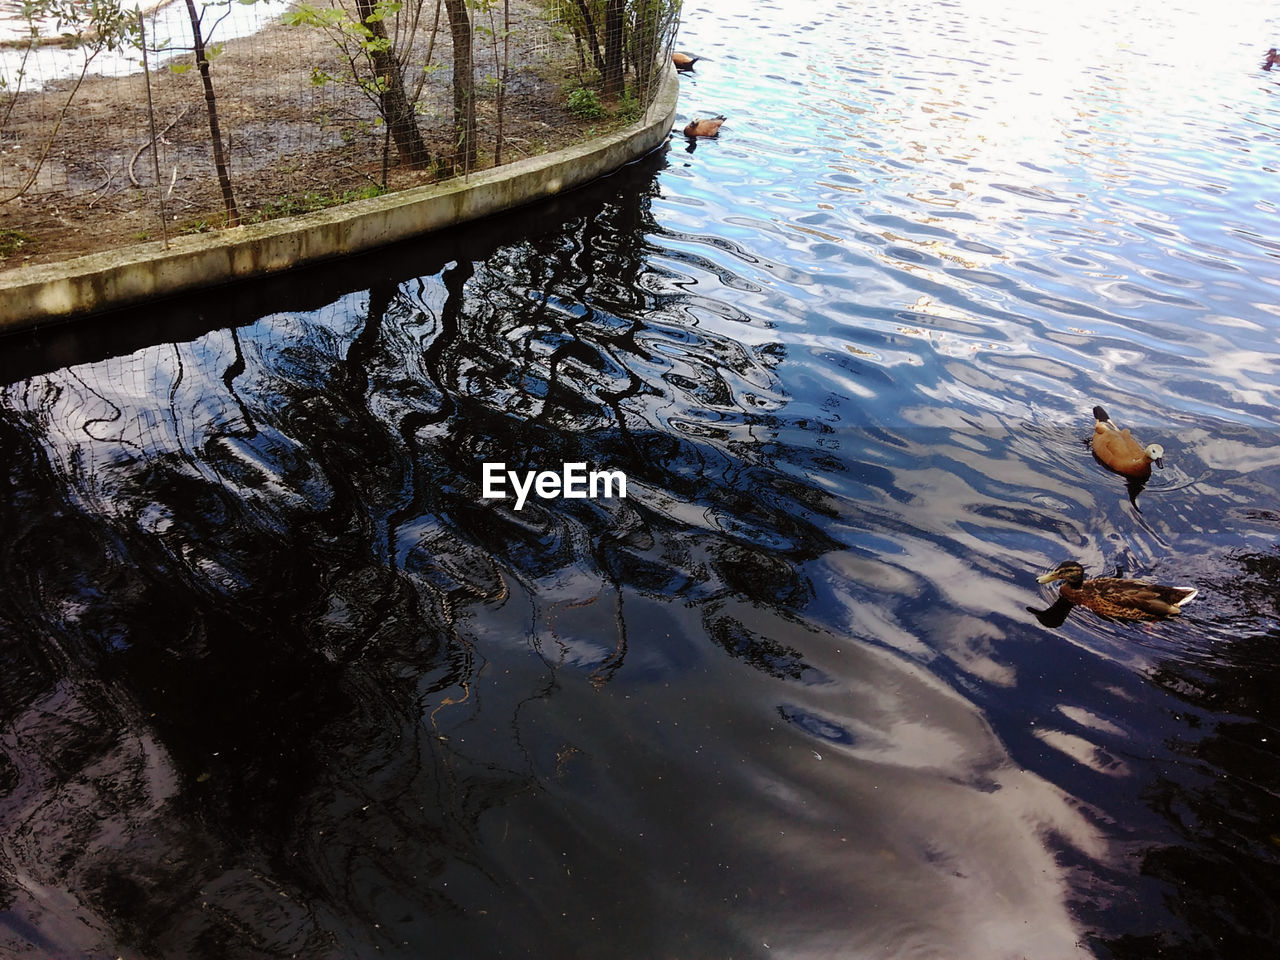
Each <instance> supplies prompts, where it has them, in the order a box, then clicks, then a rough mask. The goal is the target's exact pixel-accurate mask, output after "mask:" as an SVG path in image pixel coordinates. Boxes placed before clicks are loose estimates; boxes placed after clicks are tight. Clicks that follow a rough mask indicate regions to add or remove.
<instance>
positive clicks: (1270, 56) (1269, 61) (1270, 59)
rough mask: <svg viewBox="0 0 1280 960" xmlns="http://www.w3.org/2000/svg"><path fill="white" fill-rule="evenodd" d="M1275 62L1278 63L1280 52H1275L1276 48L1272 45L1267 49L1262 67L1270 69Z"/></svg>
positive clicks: (1279, 61)
mask: <svg viewBox="0 0 1280 960" xmlns="http://www.w3.org/2000/svg"><path fill="white" fill-rule="evenodd" d="M1277 63H1280V53H1277V52H1276V48H1275V47H1272V48H1271V49H1270V50H1268V51H1267V57H1266V59H1265V60H1263V61H1262V69H1263V70H1270V69H1271V68H1272V67H1274V66H1275V65H1276V64H1277Z"/></svg>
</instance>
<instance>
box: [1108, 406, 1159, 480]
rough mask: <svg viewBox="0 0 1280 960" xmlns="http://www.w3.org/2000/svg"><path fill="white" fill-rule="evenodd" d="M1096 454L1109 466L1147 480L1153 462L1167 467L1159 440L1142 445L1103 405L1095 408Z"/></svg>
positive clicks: (1123, 473)
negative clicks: (1114, 420)
mask: <svg viewBox="0 0 1280 960" xmlns="http://www.w3.org/2000/svg"><path fill="white" fill-rule="evenodd" d="M1093 419H1094V424H1093V455H1094V456H1095V457H1097V458H1098V462H1099V463H1101V464H1102V465H1103V466H1104V467H1106V468H1107V469H1108V470H1111V471H1112V472H1114V473H1118V474H1120V475H1121V476H1122V477H1128V478H1129V479H1130V480H1143V481H1145V480H1146V479H1147V478H1148V477H1150V476H1151V465H1152V464H1153V463H1154V464H1155V465H1156V466H1157V467H1160V468H1161V469H1163V468H1164V447H1162V446H1160V444H1158V443H1152V444H1149V445H1148V446H1145V447H1144V446H1143V445H1142V444H1141V443H1139V442H1138V441H1137V440H1136V439H1134V437H1133V435H1132V434H1130V433H1129V431H1128V429H1127V428H1126V429H1124V430H1121V429H1120V428H1119V427H1118V426H1116V425H1115V423H1113V422H1112V420H1111V418H1110V417H1109V416H1107V411H1106V410H1104V409H1102V407H1094V408H1093Z"/></svg>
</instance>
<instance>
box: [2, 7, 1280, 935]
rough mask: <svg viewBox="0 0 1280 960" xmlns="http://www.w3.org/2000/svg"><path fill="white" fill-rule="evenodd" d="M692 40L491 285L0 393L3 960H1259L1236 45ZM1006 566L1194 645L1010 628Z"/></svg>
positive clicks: (289, 309) (1011, 590)
mask: <svg viewBox="0 0 1280 960" xmlns="http://www.w3.org/2000/svg"><path fill="white" fill-rule="evenodd" d="M739 9H741V8H740V6H739V5H736V4H728V3H726V4H706V3H699V4H694V5H690V6H689V7H688V8H687V9H686V17H685V20H686V26H685V29H684V31H683V33H682V44H683V45H684V46H686V47H687V48H690V49H694V50H696V51H697V52H699V53H702V54H704V55H706V56H707V57H708V58H709V59H708V60H707V61H706V62H704V63H701V64H699V66H698V68H697V73H696V74H695V75H693V76H691V77H688V78H686V80H685V81H684V91H683V94H682V116H681V118H680V120H679V122H678V124H677V126H678V127H679V126H682V125H683V122H684V121H685V118H686V117H688V116H692V115H694V114H697V113H702V114H704V115H705V114H708V113H712V112H724V113H726V114H728V116H729V121H728V122H727V123H726V124H725V126H724V128H723V131H722V135H721V137H720V138H719V139H718V140H716V141H710V142H700V143H698V144H697V145H696V146H693V145H689V144H686V142H685V141H683V140H682V139H678V138H677V139H676V140H673V142H672V145H671V149H670V151H669V152H668V153H666V154H665V155H664V156H660V157H655V158H651V159H650V160H648V161H646V162H645V163H643V164H640V165H637V166H635V167H633V168H631V169H629V170H628V171H627V172H626V173H625V174H624V175H621V176H619V177H617V178H614V179H613V180H611V181H609V182H607V183H605V184H602V185H600V186H599V187H598V188H597V189H594V190H592V191H588V192H586V193H585V194H583V195H581V196H578V197H576V198H573V199H571V200H568V201H566V202H563V203H560V204H556V205H550V206H546V207H542V208H539V209H538V211H537V214H538V218H539V221H540V222H542V223H544V224H545V229H544V230H543V231H540V232H538V233H536V234H534V235H529V234H528V232H527V224H528V222H529V219H530V218H528V217H524V216H521V217H518V218H513V220H516V221H519V222H512V223H497V224H490V225H486V226H485V227H484V228H473V229H470V230H468V231H465V232H464V233H463V234H462V235H459V236H450V237H445V238H440V239H436V240H430V241H426V242H424V243H421V244H417V245H409V246H406V247H403V248H400V249H398V250H397V251H393V252H390V253H388V254H385V255H381V254H380V255H379V256H378V257H373V258H364V259H363V260H360V261H357V262H355V263H354V264H353V265H352V268H353V269H352V271H351V272H350V273H343V272H342V271H340V270H337V269H333V268H328V267H326V268H325V269H324V270H322V271H311V272H308V273H305V274H303V275H301V276H299V277H297V278H294V279H293V280H292V287H291V289H290V290H288V291H287V292H286V293H285V294H284V298H283V299H281V298H280V296H279V289H278V287H272V286H270V285H268V286H267V287H264V288H260V290H259V292H257V293H249V292H245V291H241V292H239V293H233V294H229V295H228V297H227V299H226V300H225V302H219V303H210V302H209V301H208V300H206V301H204V302H201V303H196V304H186V305H172V306H169V307H162V308H158V309H157V310H153V311H147V312H143V313H142V314H140V315H139V316H136V317H133V318H131V320H132V322H133V324H134V329H135V330H136V329H137V328H138V327H139V326H141V327H142V328H143V329H149V328H150V327H149V325H150V324H152V323H157V322H159V323H160V324H167V325H170V326H172V325H175V324H177V325H180V326H181V329H185V330H190V331H191V332H190V333H189V335H186V336H182V337H177V336H175V335H174V334H173V333H172V332H170V333H169V334H168V336H162V337H156V338H155V342H154V343H151V344H148V345H141V344H139V345H138V347H137V349H133V348H130V349H129V350H124V349H121V348H119V347H118V346H117V347H112V346H111V344H110V342H109V341H107V342H106V345H105V346H104V345H103V342H97V343H91V342H90V337H91V336H92V335H91V334H88V333H86V334H83V335H80V334H77V333H74V332H63V333H61V334H58V333H52V334H48V335H46V336H45V337H44V339H43V341H42V345H41V347H40V349H35V348H30V347H29V346H28V347H26V348H23V349H17V348H15V349H14V350H12V351H10V352H9V354H8V356H9V359H8V361H7V363H8V366H9V367H10V368H11V372H10V373H9V375H8V376H7V377H6V378H5V379H6V381H8V382H9V383H10V385H9V386H8V387H6V388H4V390H3V393H2V394H0V397H2V406H3V411H4V414H3V418H2V419H0V445H2V446H3V451H4V454H3V462H4V463H5V464H6V465H7V474H6V476H7V486H8V491H9V494H8V496H7V497H6V498H4V504H5V506H4V508H3V509H4V511H5V515H4V518H3V523H4V529H5V531H6V534H7V536H6V541H7V546H6V548H5V550H4V551H3V553H2V554H0V557H2V558H3V562H4V566H5V570H4V578H3V581H2V582H3V583H4V584H5V586H4V591H5V601H6V602H5V603H4V604H3V611H4V612H3V615H2V616H3V620H0V623H2V624H3V627H2V632H0V637H2V638H3V650H4V655H5V661H6V663H5V665H6V669H5V671H4V673H3V676H4V681H3V682H4V688H3V698H2V701H3V703H4V704H5V713H4V715H3V728H2V729H3V739H0V790H2V791H3V800H2V801H0V818H3V820H4V823H5V827H6V830H5V834H6V836H7V837H8V839H7V840H6V841H5V844H4V846H3V847H2V848H0V864H2V866H3V886H2V887H0V892H2V893H3V897H2V898H0V908H3V910H4V911H5V912H4V913H3V919H4V930H5V931H6V933H5V936H6V939H5V940H4V941H0V942H4V943H5V946H6V947H7V948H8V949H9V950H10V951H11V952H14V953H15V954H16V955H18V956H24V955H25V956H37V955H39V956H43V955H47V954H51V953H52V954H54V955H57V954H58V953H62V954H65V955H72V954H78V953H83V952H93V951H103V950H112V951H116V952H121V951H124V950H132V951H134V952H136V953H137V954H138V955H139V956H147V957H152V956H155V957H161V956H191V957H215V956H223V955H228V954H230V955H235V956H245V957H258V956H262V957H266V956H276V955H280V954H281V953H291V954H296V955H300V956H308V957H312V956H314V957H330V956H335V957H336V956H363V955H364V954H365V953H366V952H369V951H372V950H374V949H376V950H377V951H378V952H379V953H380V955H384V956H392V957H406V958H407V957H419V956H423V955H425V953H426V952H431V953H432V954H433V955H435V954H441V955H446V956H501V955H522V954H531V955H539V956H583V957H593V958H597V957H651V956H682V957H684V956H690V957H693V956H766V955H767V956H779V955H781V956H794V957H820V956H821V957H825V956H837V957H863V956H875V957H890V956H902V957H929V956H938V957H948V958H965V957H973V958H984V960H989V958H1004V957H1045V958H1057V957H1063V956H1076V955H1079V956H1089V955H1098V956H1115V957H1147V956H1151V957H1154V956H1158V955H1161V953H1160V951H1162V950H1169V949H1173V950H1176V951H1181V952H1182V953H1184V954H1185V955H1187V956H1192V955H1194V956H1222V957H1227V956H1243V955H1248V953H1249V951H1251V950H1255V951H1256V950H1258V949H1263V950H1265V949H1266V947H1267V946H1269V945H1271V943H1270V941H1271V939H1272V938H1273V937H1274V931H1273V930H1271V928H1270V926H1269V923H1270V921H1269V920H1268V919H1267V918H1268V917H1272V916H1274V915H1275V908H1276V906H1277V904H1276V887H1275V878H1276V871H1277V852H1278V851H1277V848H1276V845H1275V842H1274V837H1271V836H1270V832H1273V831H1272V828H1270V827H1268V826H1266V824H1274V822H1275V817H1276V815H1277V814H1278V813H1280V810H1277V804H1276V801H1275V796H1276V793H1275V788H1276V786H1277V784H1276V783H1274V777H1271V775H1270V774H1267V773H1266V770H1268V769H1272V768H1274V767H1275V764H1274V757H1275V743H1276V740H1275V736H1274V732H1275V727H1276V721H1277V716H1276V712H1275V707H1274V705H1273V703H1272V702H1271V699H1270V697H1269V696H1268V695H1267V691H1269V690H1271V689H1273V688H1274V680H1275V677H1276V667H1277V659H1280V658H1277V655H1276V654H1275V653H1274V652H1273V650H1274V648H1275V646H1276V645H1275V640H1276V634H1277V609H1276V602H1275V599H1274V597H1275V585H1276V583H1277V579H1278V578H1280V569H1278V567H1280V560H1277V555H1276V548H1275V543H1276V534H1277V527H1276V524H1277V518H1278V517H1280V502H1278V501H1280V494H1278V493H1277V490H1278V489H1280V483H1278V482H1277V481H1278V480H1280V477H1278V476H1277V472H1278V468H1280V457H1277V455H1276V450H1277V449H1278V447H1277V445H1276V443H1275V436H1274V433H1273V428H1274V426H1275V419H1276V417H1275V413H1274V410H1275V406H1276V392H1277V348H1276V345H1275V326H1276V321H1275V308H1274V289H1275V281H1274V279H1273V278H1274V276H1275V271H1274V260H1275V251H1274V249H1273V248H1272V246H1271V241H1270V239H1269V238H1271V237H1274V230H1273V224H1274V217H1275V208H1274V201H1272V200H1269V199H1267V198H1268V197H1269V196H1271V194H1270V193H1268V188H1270V187H1273V186H1274V170H1273V169H1272V168H1271V167H1269V166H1268V164H1269V163H1270V162H1271V161H1270V159H1269V158H1270V157H1271V156H1272V153H1273V151H1272V150H1271V147H1272V146H1273V133H1274V129H1275V120H1276V118H1277V112H1276V108H1275V106H1274V101H1273V100H1272V96H1273V94H1274V92H1275V86H1274V82H1273V81H1272V80H1271V79H1270V77H1269V76H1268V75H1266V74H1261V73H1259V71H1258V70H1257V63H1256V61H1257V59H1258V57H1257V54H1258V53H1259V52H1260V51H1259V48H1260V49H1265V47H1266V46H1269V45H1270V44H1269V43H1267V42H1265V40H1264V39H1263V38H1265V37H1266V36H1267V24H1265V23H1263V22H1262V21H1261V20H1251V19H1250V17H1251V16H1254V15H1253V14H1250V13H1249V11H1248V10H1247V9H1246V8H1245V7H1244V6H1243V5H1240V6H1232V7H1229V8H1228V9H1227V10H1226V11H1225V12H1222V11H1216V12H1215V13H1214V15H1213V19H1212V20H1210V19H1208V15H1207V14H1205V15H1201V14H1198V13H1195V12H1194V11H1193V10H1192V9H1191V8H1190V7H1186V8H1183V7H1179V6H1178V5H1176V4H1168V3H1161V4H1158V5H1157V4H1149V5H1146V4H1144V5H1141V6H1140V8H1139V10H1138V11H1137V12H1130V11H1121V10H1119V9H1117V8H1110V7H1107V8H1104V7H1102V6H1101V5H1091V4H1087V3H1086V4H1083V5H1073V6H1071V7H1070V8H1063V7H1061V6H1053V7H1050V6H1048V5H1043V6H1041V7H1036V6H1035V5H1032V6H1029V7H1027V8H1026V9H1025V10H1023V9H1022V8H1019V9H1018V10H1016V11H1013V10H1008V9H1003V8H1001V9H998V10H997V9H996V8H994V7H987V6H985V5H980V4H976V3H956V4H950V5H935V4H928V5H924V4H917V5H905V6H904V5H853V4H843V5H840V4H837V5H834V6H833V5H827V4H798V5H797V4H788V5H787V6H786V7H785V8H784V7H781V6H778V5H772V4H761V5H757V6H755V7H752V8H750V12H748V13H739V12H736V11H738V10H739ZM780 23H781V24H783V26H781V27H780V26H779V24H780ZM1189 24H1190V25H1191V26H1192V27H1194V28H1195V32H1194V36H1195V37H1196V40H1197V42H1196V44H1195V45H1191V44H1189V43H1188V42H1187V41H1186V37H1187V36H1189V35H1192V34H1189V33H1188V29H1189V27H1188V25H1189ZM1271 27H1272V28H1274V24H1271ZM522 231H523V232H522ZM375 268H376V270H377V271H378V272H377V277H378V279H377V282H376V284H375V285H374V286H372V287H370V286H369V283H368V277H369V276H370V274H369V272H368V271H369V270H370V269H375ZM361 271H364V272H363V273H362V272H361ZM263 290H265V291H266V292H262V291H263ZM161 328H162V329H163V327H161ZM60 350H65V351H66V355H67V356H71V357H75V359H73V360H72V361H71V362H68V363H67V364H66V365H65V366H61V368H60V369H54V368H55V367H59V366H60V364H58V363H50V362H49V361H48V360H45V359H44V358H45V357H47V356H53V355H60V354H59V353H58V351H60ZM94 350H96V351H98V352H99V356H100V359H91V358H90V353H91V352H92V351H94ZM1099 402H1100V403H1102V404H1104V405H1105V406H1106V407H1107V408H1108V410H1110V411H1111V413H1112V415H1113V416H1114V417H1116V418H1117V419H1118V420H1121V421H1122V422H1124V423H1129V424H1132V425H1133V426H1134V428H1135V430H1136V431H1138V432H1139V434H1140V435H1141V436H1143V437H1144V438H1145V437H1150V438H1151V439H1152V440H1159V441H1160V442H1162V443H1163V444H1164V446H1165V448H1166V451H1167V465H1166V469H1165V470H1164V471H1163V472H1161V473H1158V474H1157V475H1156V476H1155V477H1154V478H1153V479H1152V481H1151V482H1150V483H1149V484H1148V486H1147V487H1146V489H1145V490H1143V491H1142V493H1141V494H1140V495H1139V496H1138V498H1137V501H1136V508H1135V504H1134V503H1133V502H1131V501H1130V498H1129V495H1128V493H1127V491H1126V490H1125V488H1124V484H1123V483H1122V482H1121V481H1119V479H1118V478H1116V477H1113V476H1111V475H1109V474H1107V473H1105V472H1104V471H1103V470H1102V469H1101V468H1100V467H1099V466H1098V465H1097V464H1096V463H1094V461H1093V460H1092V459H1091V458H1090V456H1089V455H1088V451H1087V448H1086V446H1085V444H1084V441H1085V439H1086V437H1087V435H1088V430H1089V427H1090V424H1091V421H1090V418H1089V413H1088V412H1089V410H1090V409H1091V407H1092V405H1093V404H1094V403H1099ZM486 460H502V461H504V462H506V463H508V464H509V465H511V466H513V467H518V468H538V467H546V466H557V465H558V464H560V463H562V462H565V461H577V460H583V461H587V462H590V463H593V464H600V465H608V466H611V467H615V468H620V469H623V470H625V471H626V473H627V475H628V493H629V496H628V498H627V499H626V500H621V501H619V500H615V501H555V502H544V501H534V502H531V503H530V504H529V505H528V506H526V508H525V509H524V510H523V511H520V512H518V513H517V512H515V511H514V510H512V509H511V507H510V502H509V501H508V502H507V503H506V504H494V503H486V502H484V501H482V500H480V498H479V480H480V469H479V465H480V464H481V463H482V462H484V461H486ZM1066 556H1075V557H1077V558H1079V559H1080V560H1081V561H1082V562H1083V563H1084V564H1085V566H1086V567H1087V568H1088V569H1089V570H1090V571H1091V572H1102V571H1107V572H1111V571H1113V570H1114V569H1115V568H1116V567H1117V566H1121V567H1123V568H1125V570H1126V571H1128V572H1129V573H1131V574H1137V575H1146V574H1150V575H1154V576H1158V577H1160V578H1161V579H1166V580H1177V581H1187V582H1192V583H1195V584H1196V585H1198V586H1200V587H1201V589H1202V591H1203V593H1204V596H1203V598H1202V599H1201V600H1198V601H1197V603H1196V604H1195V605H1194V606H1193V607H1192V608H1190V609H1189V611H1188V615H1187V616H1186V617H1185V618H1184V619H1183V620H1182V621H1180V622H1175V623H1169V624H1162V625H1159V626H1156V627H1132V626H1128V625H1124V624H1116V623H1109V622H1107V621H1103V620H1100V619H1098V618H1095V617H1092V616H1091V615H1089V614H1088V613H1087V611H1075V612H1073V613H1071V614H1070V615H1069V616H1068V617H1067V619H1066V620H1065V621H1064V622H1063V623H1062V624H1061V625H1060V626H1058V627H1057V628H1052V629H1049V628H1045V627H1043V626H1042V625H1041V624H1040V623H1039V622H1038V621H1037V619H1036V618H1035V617H1034V616H1033V615H1032V613H1030V612H1028V609H1027V608H1028V607H1035V608H1044V607H1047V606H1048V605H1049V604H1050V602H1051V601H1052V596H1051V594H1050V593H1048V592H1047V591H1041V590H1038V589H1037V587H1036V584H1035V582H1034V576H1035V574H1036V573H1039V572H1041V571H1042V570H1044V569H1046V568H1048V567H1050V566H1052V565H1053V564H1055V563H1056V562H1057V561H1058V560H1060V559H1063V558H1064V557H1066ZM1257 955H1261V954H1257Z"/></svg>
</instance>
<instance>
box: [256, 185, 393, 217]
mask: <svg viewBox="0 0 1280 960" xmlns="http://www.w3.org/2000/svg"><path fill="white" fill-rule="evenodd" d="M386 192H387V191H386V190H384V189H383V188H382V187H380V186H378V184H376V183H371V184H369V185H368V186H365V187H361V188H359V189H357V190H344V191H342V192H341V193H338V192H337V191H333V190H330V191H328V192H323V191H312V192H307V193H303V194H299V195H297V196H292V195H288V194H286V195H284V196H281V197H276V198H275V199H274V200H268V201H267V202H266V203H264V204H262V206H260V207H258V209H256V210H254V211H253V212H252V213H250V214H249V216H248V217H246V218H245V222H246V223H263V222H265V221H267V220H278V219H279V218H280V217H296V216H298V215H299V214H303V213H312V212H314V211H316V210H326V209H328V208H329V207H338V206H341V205H342V204H344V203H351V202H352V201H353V200H368V199H369V198H370V197H380V196H382V195H383V194H384V193H386Z"/></svg>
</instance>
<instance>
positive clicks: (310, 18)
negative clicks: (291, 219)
mask: <svg viewBox="0 0 1280 960" xmlns="http://www.w3.org/2000/svg"><path fill="white" fill-rule="evenodd" d="M679 6H680V0H311V2H298V0H209V2H203V3H202V2H200V0H166V2H162V3H160V4H159V5H154V6H151V7H150V8H147V9H137V8H128V9H126V8H124V7H122V6H121V0H0V269H4V268H7V267H13V266H15V265H21V264H22V263H25V262H30V261H32V260H33V259H34V260H35V261H36V262H39V261H41V260H49V259H59V258H62V257H66V256H73V255H76V254H78V253H83V252H88V251H91V250H94V249H100V248H101V247H102V246H104V245H111V244H119V243H127V242H130V241H144V240H150V239H157V238H160V237H161V235H162V234H163V235H164V236H169V235H172V234H175V233H183V232H199V231H203V230H209V229H216V228H218V227H222V226H226V225H234V224H236V223H238V222H254V221H258V220H263V219H268V218H273V217H277V216H281V215H288V214H292V213H299V212H304V211H306V210H311V209H316V208H318V207H323V206H329V205H332V204H335V203H340V202H344V201H346V200H349V199H355V198H358V197H361V196H369V195H373V194H376V193H378V192H382V191H384V190H388V189H391V190H394V189H399V188H402V187H405V186H409V185H415V184H419V183H423V182H429V181H431V180H438V179H444V178H448V177H453V176H466V175H468V174H469V173H471V172H473V171H475V170H479V169H484V168H486V167H489V166H492V165H495V164H501V163H507V162H510V161H512V160H517V159H520V158H521V157H526V156H532V155H537V154H540V153H544V152H548V151H551V150H555V149H559V148H560V147H563V146H567V145H569V144H571V143H573V142H577V141H580V140H582V139H585V138H588V137H591V136H594V135H598V134H600V133H603V132H605V131H606V130H608V129H609V128H610V127H611V126H617V125H622V124H625V123H627V122H630V121H632V120H635V119H638V118H639V117H640V116H642V115H643V113H644V111H645V110H646V108H647V107H648V105H649V103H650V101H651V99H652V95H653V93H654V90H655V86H656V81H657V78H658V77H659V73H658V68H659V67H660V66H662V65H663V64H665V63H666V62H667V61H668V60H669V57H670V54H671V43H672V38H673V36H674V33H675V29H676V26H677V22H678V17H679Z"/></svg>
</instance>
